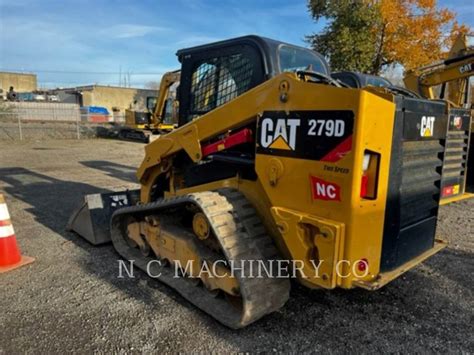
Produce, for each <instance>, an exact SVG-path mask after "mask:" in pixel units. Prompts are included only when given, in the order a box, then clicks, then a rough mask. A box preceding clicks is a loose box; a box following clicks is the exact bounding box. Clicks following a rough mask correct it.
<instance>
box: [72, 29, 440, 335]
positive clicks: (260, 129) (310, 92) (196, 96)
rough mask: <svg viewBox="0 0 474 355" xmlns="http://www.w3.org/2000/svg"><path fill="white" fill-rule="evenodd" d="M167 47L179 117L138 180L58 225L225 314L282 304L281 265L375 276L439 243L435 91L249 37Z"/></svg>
mask: <svg viewBox="0 0 474 355" xmlns="http://www.w3.org/2000/svg"><path fill="white" fill-rule="evenodd" d="M177 55H178V58H179V60H180V62H181V64H182V68H181V80H180V87H179V90H178V97H177V99H178V100H179V120H180V122H179V127H178V128H177V129H176V130H174V131H172V132H170V133H168V134H166V135H164V136H161V137H160V138H158V139H157V140H155V141H154V142H152V143H150V144H148V145H147V146H146V147H145V158H144V160H143V162H142V164H141V166H140V167H139V168H138V171H137V177H138V180H139V182H140V184H141V188H140V190H139V191H123V192H116V193H108V194H102V195H89V196H86V199H85V202H84V204H83V205H82V206H81V208H80V209H79V210H78V211H77V213H76V214H75V215H73V216H72V218H71V220H70V225H69V226H70V229H72V230H75V231H77V232H78V233H79V234H82V235H83V236H84V237H85V238H86V239H87V240H89V241H90V242H92V243H93V244H100V243H103V242H107V241H110V240H111V241H112V242H113V245H114V247H115V249H116V250H117V251H118V253H119V254H120V255H121V256H122V257H123V258H125V259H128V260H134V265H135V266H138V267H139V268H141V269H143V270H145V271H147V272H149V273H150V274H151V275H159V280H160V281H162V282H164V283H165V284H168V285H169V286H171V287H172V288H174V289H175V290H177V291H178V292H179V293H180V294H181V295H183V296H184V297H185V298H186V299H187V300H189V301H190V302H192V303H193V304H195V305H196V306H197V307H199V308H200V309H202V310H204V311H205V312H207V313H208V314H210V315H211V316H213V317H214V318H216V319H217V320H219V321H220V322H222V323H224V324H225V325H227V326H229V327H232V328H240V327H243V326H245V325H247V324H249V323H251V322H253V321H255V320H257V319H259V318H261V317H262V316H264V315H266V314H268V313H271V312H273V311H275V310H277V309H279V308H280V307H282V306H283V305H284V303H285V302H286V301H287V299H288V297H289V290H290V281H289V278H290V277H293V276H295V277H296V278H297V279H298V280H299V281H300V282H301V283H302V284H303V285H305V286H307V287H310V288H325V289H333V288H336V287H341V288H345V289H349V288H353V287H361V288H365V289H368V290H376V289H378V288H380V287H382V286H384V285H385V284H387V283H388V282H389V281H391V280H393V279H395V278H397V277H398V276H399V275H401V274H402V273H403V272H405V271H407V270H409V269H410V268H412V267H414V266H415V265H417V264H418V263H420V262H422V261H423V260H425V259H426V258H428V257H429V256H431V255H433V254H435V253H436V252H437V251H439V250H440V249H442V248H443V247H444V246H445V244H444V243H443V242H442V241H440V240H436V239H435V230H436V221H437V215H438V204H439V196H440V179H441V171H442V164H443V159H444V141H445V139H446V129H447V115H446V108H445V104H444V103H438V102H433V101H428V100H424V99H413V98H408V97H404V96H402V95H394V94H393V93H391V92H389V91H387V90H386V89H384V88H366V89H354V88H347V87H342V86H341V84H340V83H339V82H338V81H336V80H334V79H332V78H331V76H330V71H329V68H328V65H327V64H326V62H325V60H324V59H323V57H322V56H321V55H319V54H317V53H315V52H313V51H311V50H309V49H306V48H301V47H297V46H294V45H290V44H286V43H282V42H278V41H274V40H270V39H265V38H261V37H257V36H246V37H241V38H236V39H231V40H227V41H222V42H218V43H213V44H209V45H203V46H198V47H194V48H189V49H183V50H180V51H178V53H177ZM285 262H288V265H289V268H288V269H289V270H290V272H288V273H287V274H285V273H283V276H284V277H280V276H282V274H281V273H280V268H278V267H277V266H280V265H284V264H285ZM178 264H179V265H181V266H183V267H182V268H181V269H180V272H179V275H178V276H179V277H176V274H175V272H174V271H175V269H176V268H175V267H176V265H178ZM204 265H208V266H209V265H212V266H213V267H210V266H209V268H208V269H207V272H205V273H202V272H201V271H202V269H203V266H204ZM288 265H287V266H288ZM257 266H263V268H262V267H260V270H259V271H262V270H263V271H262V272H259V273H258V274H255V268H256V267H257ZM252 267H253V268H254V269H253V272H252V270H251V268H252ZM272 268H273V269H272ZM275 268H278V269H279V270H278V272H275ZM286 276H288V277H286Z"/></svg>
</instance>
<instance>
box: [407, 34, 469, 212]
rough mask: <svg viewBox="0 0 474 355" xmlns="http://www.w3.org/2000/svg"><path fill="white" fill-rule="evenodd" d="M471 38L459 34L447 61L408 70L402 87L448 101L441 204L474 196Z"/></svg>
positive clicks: (434, 98)
mask: <svg viewBox="0 0 474 355" xmlns="http://www.w3.org/2000/svg"><path fill="white" fill-rule="evenodd" d="M472 38H473V37H472V36H466V35H460V36H459V37H457V38H456V40H455V42H454V44H453V47H452V48H451V50H450V52H449V54H448V57H447V59H446V60H444V61H440V62H436V63H434V64H431V65H428V66H425V67H422V68H418V69H416V70H413V71H409V72H407V73H406V75H405V78H404V82H405V86H406V87H407V88H408V89H410V90H412V91H414V92H416V93H418V94H419V95H420V96H421V97H424V98H427V99H431V100H436V99H440V100H447V101H448V103H449V104H450V107H449V108H448V109H449V127H448V137H447V148H448V152H447V155H446V159H447V162H446V164H445V171H444V172H443V176H444V177H443V181H442V189H441V194H442V197H441V204H447V203H450V202H455V201H459V200H463V199H466V198H472V197H474V121H473V120H472V115H471V113H470V110H471V104H472V103H471V102H469V101H470V83H469V79H470V77H471V76H472V75H473V74H474V47H473V46H472V45H471V46H470V45H469V43H468V42H469V39H472ZM439 86H440V87H439ZM436 89H437V90H436Z"/></svg>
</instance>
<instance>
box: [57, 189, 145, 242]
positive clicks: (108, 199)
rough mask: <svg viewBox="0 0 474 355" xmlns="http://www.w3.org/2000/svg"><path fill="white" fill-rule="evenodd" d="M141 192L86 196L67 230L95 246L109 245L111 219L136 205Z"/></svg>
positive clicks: (70, 219)
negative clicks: (113, 215)
mask: <svg viewBox="0 0 474 355" xmlns="http://www.w3.org/2000/svg"><path fill="white" fill-rule="evenodd" d="M139 198H140V190H126V191H118V192H110V193H103V194H91V195H86V196H84V200H83V201H82V202H81V204H80V205H79V207H78V208H77V209H76V210H75V211H74V213H73V214H72V215H71V217H70V218H69V222H68V224H67V227H66V228H67V230H68V231H73V232H76V233H77V234H79V235H80V236H81V237H83V238H84V239H86V240H87V241H88V242H90V243H91V244H93V245H100V244H104V243H108V242H110V241H111V239H110V218H111V217H112V214H113V213H114V212H115V211H116V210H118V209H120V208H123V207H129V206H133V205H135V204H136V203H137V202H138V201H139Z"/></svg>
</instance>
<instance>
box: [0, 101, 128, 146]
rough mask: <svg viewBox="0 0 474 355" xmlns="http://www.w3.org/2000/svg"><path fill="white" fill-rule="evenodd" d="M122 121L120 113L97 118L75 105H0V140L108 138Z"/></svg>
mask: <svg viewBox="0 0 474 355" xmlns="http://www.w3.org/2000/svg"><path fill="white" fill-rule="evenodd" d="M91 121H95V122H91ZM124 122H125V117H124V114H114V115H102V117H100V115H97V114H95V115H91V114H90V113H84V112H81V110H80V107H79V105H76V104H67V103H36V102H0V140H44V139H90V138H97V137H110V136H113V135H114V132H117V131H118V129H119V128H120V127H123V124H124Z"/></svg>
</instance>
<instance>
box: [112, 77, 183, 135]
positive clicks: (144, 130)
mask: <svg viewBox="0 0 474 355" xmlns="http://www.w3.org/2000/svg"><path fill="white" fill-rule="evenodd" d="M179 78H180V71H179V70H176V71H171V72H167V73H165V74H164V75H163V77H162V78H161V82H160V88H159V93H158V97H157V99H156V103H155V105H154V108H153V109H152V110H149V111H147V112H142V111H135V110H132V109H127V110H125V126H126V128H122V129H121V130H120V131H119V133H118V138H120V139H124V140H133V141H141V142H144V143H149V140H150V137H151V136H152V135H159V134H164V133H168V132H171V131H172V130H173V129H174V128H175V127H176V125H177V124H176V122H177V101H176V100H175V96H176V93H175V91H172V90H170V89H171V87H172V86H173V85H174V84H176V83H179Z"/></svg>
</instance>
